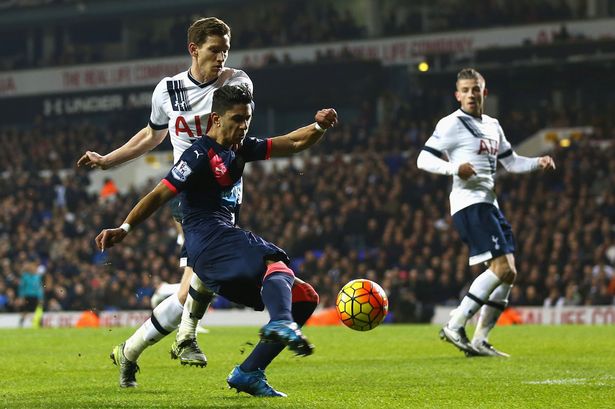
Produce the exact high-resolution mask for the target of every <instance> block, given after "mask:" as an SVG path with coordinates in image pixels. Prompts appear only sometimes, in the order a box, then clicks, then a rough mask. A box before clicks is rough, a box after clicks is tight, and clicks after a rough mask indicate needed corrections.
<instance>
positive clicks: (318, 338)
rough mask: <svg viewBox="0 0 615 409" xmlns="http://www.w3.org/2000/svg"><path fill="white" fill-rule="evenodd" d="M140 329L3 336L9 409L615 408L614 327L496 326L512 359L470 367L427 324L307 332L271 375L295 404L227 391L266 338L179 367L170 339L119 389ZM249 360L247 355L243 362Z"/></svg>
mask: <svg viewBox="0 0 615 409" xmlns="http://www.w3.org/2000/svg"><path fill="white" fill-rule="evenodd" d="M131 333H132V330H131V329H127V328H122V329H117V328H114V329H109V328H104V329H92V330H90V329H81V330H80V329H41V330H31V329H22V330H0V351H1V359H0V368H1V372H0V374H1V376H0V407H3V408H269V407H271V408H293V409H294V408H326V409H330V408H366V409H367V408H473V409H474V408H488V409H497V408H524V409H525V408H615V326H593V327H592V326H553V327H550V326H513V327H502V328H496V330H495V331H494V333H493V335H492V339H491V340H492V342H493V343H494V344H495V345H497V346H498V347H499V348H501V349H502V350H504V351H506V352H509V353H511V355H512V357H511V358H510V359H503V358H470V359H468V358H465V357H464V356H463V355H462V354H461V353H460V352H458V351H457V350H456V349H454V348H453V347H452V346H451V345H450V344H446V343H444V342H442V341H440V340H439V339H438V335H437V333H438V328H437V327H435V326H427V325H415V326H410V325H383V326H381V327H378V328H376V329H375V330H373V331H371V332H354V331H352V330H349V329H347V328H344V327H311V328H307V329H306V330H305V333H306V334H307V335H308V337H309V338H310V340H311V341H312V342H313V343H314V344H315V345H316V352H315V354H314V355H312V356H310V357H307V358H296V357H293V356H292V354H291V353H290V352H288V351H284V352H283V353H282V355H280V357H278V359H276V360H275V361H274V362H273V364H272V365H271V366H270V367H269V368H268V370H267V374H268V378H269V382H270V383H271V384H272V385H273V386H274V387H275V388H276V389H279V390H281V391H283V392H286V393H287V394H288V395H289V397H288V398H286V399H263V398H254V397H251V396H249V395H246V394H244V393H242V394H237V393H235V391H234V390H233V391H231V390H229V389H227V386H226V382H225V379H226V375H227V374H228V373H229V371H230V370H231V369H232V368H233V366H234V365H235V364H237V363H239V362H241V361H242V360H243V357H244V356H245V354H246V353H248V352H249V351H250V349H251V347H250V345H249V344H247V343H248V342H251V343H253V342H255V341H256V340H257V328H243V327H242V328H223V327H214V328H210V333H209V334H204V335H200V336H199V342H200V344H201V345H202V347H203V349H204V351H205V352H206V354H207V356H208V359H209V365H208V366H207V367H206V368H188V367H181V366H180V365H179V364H178V363H177V361H172V360H170V358H169V353H168V347H169V345H170V343H171V342H172V337H171V336H169V337H167V338H166V339H164V340H163V341H162V342H160V343H159V344H157V345H156V346H154V347H152V348H150V349H149V350H147V351H146V352H145V353H144V354H143V355H142V356H141V359H140V361H139V364H140V366H141V372H140V373H138V374H137V381H138V382H139V387H138V388H136V389H128V390H126V389H120V388H119V387H118V386H117V376H118V373H117V370H116V368H115V367H114V366H113V365H112V364H111V361H110V359H109V357H108V355H109V352H110V351H111V349H112V347H113V346H114V345H115V344H118V343H120V342H121V341H122V340H124V338H126V337H127V336H128V335H130V334H131ZM242 351H243V352H242Z"/></svg>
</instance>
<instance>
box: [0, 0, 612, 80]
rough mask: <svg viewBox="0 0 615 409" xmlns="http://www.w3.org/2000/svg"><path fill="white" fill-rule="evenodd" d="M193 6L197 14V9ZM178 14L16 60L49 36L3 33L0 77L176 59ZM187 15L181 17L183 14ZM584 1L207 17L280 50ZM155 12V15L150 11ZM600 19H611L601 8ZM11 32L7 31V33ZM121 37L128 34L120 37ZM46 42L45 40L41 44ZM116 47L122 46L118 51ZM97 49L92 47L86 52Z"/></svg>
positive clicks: (394, 5)
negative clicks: (371, 14) (369, 16)
mask: <svg viewBox="0 0 615 409" xmlns="http://www.w3.org/2000/svg"><path fill="white" fill-rule="evenodd" d="M88 3H94V2H93V1H83V0H80V1H75V0H67V1H58V0H56V1H53V0H35V1H5V2H0V9H1V8H2V7H4V8H6V9H10V8H16V7H20V5H21V7H31V8H36V7H53V6H58V5H62V6H65V7H66V8H70V7H74V8H75V9H76V10H80V9H82V10H87V9H88V7H89V4H88ZM197 7H198V8H197ZM180 10H181V11H179V12H178V11H176V10H173V11H172V12H169V10H161V11H159V12H158V14H159V15H157V16H153V17H152V18H153V19H154V21H155V23H152V20H148V22H147V23H142V24H141V23H139V21H138V19H137V21H135V19H134V18H126V19H124V20H123V23H120V22H121V21H122V20H121V19H117V18H116V19H114V20H110V19H109V18H107V19H102V20H94V23H92V22H91V21H90V22H83V21H80V20H79V19H77V20H79V21H77V20H76V21H75V22H74V23H68V24H65V23H63V25H62V26H61V27H57V30H56V31H57V32H56V34H53V35H54V36H55V38H54V40H53V43H54V44H57V46H55V47H54V49H53V50H52V51H51V52H44V53H41V52H40V50H37V51H36V52H32V53H29V55H28V54H24V52H23V50H24V48H27V40H26V39H27V38H28V36H30V37H31V39H30V42H34V43H39V42H43V38H44V36H48V35H49V33H43V32H38V31H34V32H32V34H31V35H29V34H27V32H24V31H23V30H22V29H10V28H9V29H7V31H6V33H5V34H6V35H7V36H8V37H11V38H16V39H19V41H14V42H10V43H7V44H5V45H3V47H0V56H1V57H2V61H1V62H0V69H1V70H14V69H23V68H34V67H48V66H56V65H74V64H86V63H97V62H108V61H119V60H126V59H134V58H155V57H162V56H170V55H177V54H178V50H181V47H179V45H181V44H184V43H185V41H186V27H187V26H188V25H189V22H190V21H191V20H192V19H193V17H194V16H195V15H202V13H203V11H202V5H200V4H199V5H196V4H195V5H194V7H193V9H191V10H190V8H188V9H186V8H181V9H180ZM186 10H189V11H186ZM589 10H590V8H589V7H588V6H587V4H586V2H584V1H581V0H579V1H562V0H539V1H527V0H525V1H516V2H514V4H510V3H509V2H505V1H497V0H492V1H478V0H473V1H471V2H469V3H468V2H463V3H459V2H454V1H450V0H437V1H431V2H429V3H425V2H422V4H415V3H413V2H407V1H399V0H386V1H379V2H378V11H379V13H380V16H379V17H377V18H375V20H376V21H374V22H368V21H366V19H365V16H363V15H362V14H361V11H360V9H359V11H357V8H356V7H355V8H353V6H352V4H351V3H347V2H337V1H331V0H323V1H311V2H304V1H298V0H295V1H268V2H264V3H262V4H261V3H259V5H258V7H254V5H253V4H252V3H251V2H245V3H238V4H235V3H233V4H232V5H224V4H218V5H211V6H209V7H208V9H207V13H208V15H218V16H222V17H223V18H224V20H225V21H227V22H228V23H229V24H230V25H231V27H232V28H233V30H234V31H233V48H234V49H255V48H269V47H286V46H293V45H297V44H316V43H327V42H333V41H346V40H350V39H353V40H354V39H367V38H376V37H388V36H396V35H407V34H417V33H430V32H441V31H449V30H460V29H473V28H487V27H497V26H509V25H523V24H533V23H539V22H551V21H560V22H564V21H571V20H574V19H581V18H588V17H592V15H591V13H590V11H589ZM153 13H155V12H153ZM603 13H605V15H604V16H602V17H606V16H613V15H615V10H613V9H612V8H605V9H604V10H603ZM12 30H13V31H12ZM122 32H126V33H129V35H127V36H126V38H124V37H123V36H122V34H121V33H122ZM44 40H45V41H47V42H48V39H47V38H45V39H44ZM123 42H124V43H125V44H123ZM92 44H97V45H98V46H97V47H92Z"/></svg>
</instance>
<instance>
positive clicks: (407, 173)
mask: <svg viewBox="0 0 615 409" xmlns="http://www.w3.org/2000/svg"><path fill="white" fill-rule="evenodd" d="M404 112H405V111H404V110H403V109H402V110H400V111H399V113H398V114H395V116H394V117H391V118H389V120H390V121H398V120H400V118H403V116H399V115H402V114H403V113H404ZM359 118H360V120H357V121H356V122H354V123H351V124H347V125H344V126H342V127H340V128H339V129H336V130H334V131H331V132H330V135H328V136H327V138H325V140H324V141H323V142H322V143H321V144H320V145H319V146H317V147H316V150H315V151H314V152H313V153H312V154H311V156H309V157H306V158H305V161H306V162H305V165H304V167H303V169H294V168H291V169H284V168H282V167H278V168H276V169H274V170H273V171H271V172H269V173H267V172H266V171H265V168H264V167H263V166H262V165H259V164H253V165H250V172H249V173H248V174H247V175H246V176H245V178H246V184H245V194H244V197H245V200H244V204H243V207H242V213H241V218H240V225H242V226H243V227H245V228H248V229H251V230H254V231H255V232H258V233H260V234H261V235H262V236H263V237H265V238H266V239H268V240H271V241H272V242H275V243H277V244H279V245H280V246H281V247H282V248H285V249H286V250H287V251H288V253H289V255H290V256H291V258H292V259H293V267H294V268H295V269H296V271H297V272H298V274H299V276H301V277H303V278H305V279H307V280H309V281H310V282H312V283H313V284H314V286H315V287H316V289H317V290H318V291H319V293H320V294H321V299H322V304H323V305H324V306H329V305H332V303H333V302H334V298H335V295H336V291H337V289H338V288H340V286H341V285H342V284H343V283H345V282H346V281H348V280H350V279H352V278H356V277H369V278H373V279H374V280H376V281H378V282H380V283H382V285H383V287H384V288H385V289H386V290H387V292H388V293H389V295H390V299H391V307H392V312H393V318H394V319H395V320H397V321H425V320H428V319H429V317H430V316H431V312H432V309H433V306H434V305H436V304H454V303H456V301H457V300H458V298H459V296H460V294H462V293H463V291H464V288H463V286H464V284H465V283H468V282H471V279H470V278H471V276H472V275H474V274H477V273H478V272H479V271H478V270H475V269H471V268H469V267H468V266H467V254H466V249H465V246H464V245H463V244H462V243H461V241H460V240H459V237H458V236H457V234H456V233H455V231H454V230H453V229H452V227H451V219H450V216H448V197H447V196H448V188H449V183H450V181H449V179H448V178H446V177H438V176H434V175H429V174H427V173H424V172H420V171H419V170H418V169H417V168H416V165H415V162H416V155H417V152H418V149H419V148H420V147H421V146H422V145H423V143H424V141H425V139H426V138H427V137H428V136H429V134H430V132H431V128H432V125H431V124H430V123H429V122H428V121H423V122H417V124H418V125H416V124H414V122H412V121H407V122H403V121H402V122H400V123H401V124H402V125H403V126H396V127H393V126H392V123H393V122H390V121H389V122H388V124H387V119H386V118H385V119H382V118H380V119H376V118H369V117H365V116H359ZM376 121H378V124H379V126H374V125H375V124H376ZM382 121H384V122H382ZM504 122H506V120H505V121H504ZM41 126H49V127H51V126H52V125H41ZM16 132H17V131H16ZM50 132H52V133H51V134H50ZM117 133H118V134H121V136H118V137H117V138H115V135H114V132H112V131H102V130H101V129H99V128H97V127H96V126H94V125H92V124H90V125H85V124H83V125H77V126H74V127H69V128H58V129H55V130H53V129H51V128H50V129H47V130H46V132H45V133H44V136H43V135H42V134H39V133H38V132H37V131H31V133H25V134H11V133H10V132H9V133H6V132H5V133H4V134H3V135H2V137H0V139H2V138H10V137H19V139H20V140H23V138H24V137H27V138H28V140H33V143H31V144H29V146H30V149H31V148H32V147H35V149H34V150H32V151H30V152H26V151H23V152H22V151H20V150H19V149H20V148H19V146H21V145H22V144H3V146H7V147H11V148H9V149H7V150H5V149H3V150H2V151H1V152H2V155H3V157H2V160H3V161H4V162H5V163H7V167H5V170H6V172H5V174H4V175H5V177H4V178H1V179H0V201H1V202H2V207H1V209H2V210H1V212H0V311H15V310H18V309H19V307H20V303H21V301H20V297H19V296H18V295H19V294H18V291H19V283H20V277H21V275H22V274H25V273H26V270H28V266H31V265H32V262H35V263H37V264H38V265H39V267H38V268H37V269H36V270H37V273H38V274H42V285H43V287H44V288H43V290H44V307H45V309H46V310H52V311H53V310H81V309H86V308H93V309H96V310H102V309H117V308H119V309H139V308H149V297H150V296H151V295H152V293H153V292H154V291H155V288H156V286H157V284H158V283H159V282H161V281H167V282H175V281H178V279H179V277H180V271H179V268H178V267H177V256H178V248H177V245H176V236H175V230H174V228H173V226H172V225H171V216H170V211H169V209H166V208H165V209H164V210H163V211H161V212H160V213H159V214H158V215H157V216H155V217H152V218H150V219H149V220H148V221H147V222H146V223H145V224H144V225H143V226H140V227H139V228H137V229H135V231H134V233H131V235H130V236H129V237H128V241H127V242H126V243H125V245H124V246H121V247H118V248H117V249H112V250H111V251H108V252H105V253H100V252H98V251H96V249H95V246H94V242H93V238H94V237H95V235H96V234H97V233H98V232H99V230H100V228H101V227H106V226H114V225H117V224H118V223H119V222H121V220H120V219H118V217H123V215H125V214H127V213H128V211H129V210H130V208H131V207H132V205H133V204H134V203H136V201H137V200H138V198H139V197H140V195H142V194H143V193H144V192H137V191H134V190H133V191H130V192H128V193H126V194H120V193H117V194H115V193H112V194H109V195H105V197H101V196H100V195H96V194H95V195H92V194H88V193H87V192H86V187H87V186H88V184H89V181H88V173H87V171H83V170H74V171H70V172H68V173H67V174H65V173H61V172H59V169H63V168H70V167H73V165H74V161H75V159H76V158H77V156H78V154H79V153H80V152H81V151H82V150H83V149H84V147H85V145H84V140H86V141H88V143H89V142H91V141H94V140H100V141H101V142H100V145H98V146H94V147H95V148H96V149H98V150H99V151H101V152H106V151H108V150H109V148H110V147H111V146H117V145H119V144H120V143H121V141H123V140H125V135H126V132H120V131H119V130H118V131H117ZM50 135H52V136H53V137H52V138H51V139H50ZM84 136H85V137H86V138H85V139H84ZM100 136H103V137H102V138H99V137H100ZM56 137H57V138H56ZM37 138H40V139H41V140H40V141H39V140H38V139H37ZM54 138H55V139H54ZM45 139H46V140H47V141H49V140H54V141H55V143H54V144H45ZM58 141H60V142H58ZM88 147H92V146H91V145H90V146H88ZM351 147H352V149H351ZM24 149H25V148H24ZM614 153H615V146H614V145H613V144H611V145H610V146H604V147H599V146H598V145H597V144H596V143H594V142H592V140H591V139H589V140H580V141H577V142H573V144H572V146H571V147H569V148H558V149H557V150H556V151H555V152H554V157H555V159H556V162H557V165H558V169H557V171H556V172H554V173H549V174H544V175H524V176H518V175H507V174H503V175H501V176H500V177H499V179H498V182H497V189H498V194H499V197H500V198H501V199H500V205H501V207H502V208H503V211H504V213H505V214H506V215H507V217H508V219H509V220H510V221H511V222H512V224H513V231H514V232H515V233H516V237H517V244H518V250H517V254H516V256H517V260H518V269H519V271H520V274H519V279H518V281H517V285H516V286H515V287H514V290H513V293H512V297H511V304H512V305H581V304H590V305H595V304H612V303H613V302H614V297H615V274H614V267H615V234H614V231H613V226H615V193H614V192H615V155H614ZM42 169H49V170H48V171H45V172H40V171H41V170H42ZM155 182H156V181H152V182H151V183H149V186H150V187H151V186H153V185H154V184H155ZM29 269H30V270H32V268H29Z"/></svg>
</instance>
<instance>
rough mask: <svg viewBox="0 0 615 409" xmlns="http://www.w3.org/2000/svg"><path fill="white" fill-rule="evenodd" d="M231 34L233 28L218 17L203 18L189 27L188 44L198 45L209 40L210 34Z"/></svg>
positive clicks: (221, 35)
mask: <svg viewBox="0 0 615 409" xmlns="http://www.w3.org/2000/svg"><path fill="white" fill-rule="evenodd" d="M227 34H228V36H229V37H230V36H231V28H230V27H229V26H228V25H227V24H226V23H225V22H224V21H222V20H220V19H219V18H217V17H206V18H201V19H198V20H197V21H195V22H194V23H192V25H191V26H190V27H188V44H190V43H194V44H196V45H198V46H200V45H201V44H203V43H204V42H206V41H207V37H208V36H220V37H223V36H225V35H227Z"/></svg>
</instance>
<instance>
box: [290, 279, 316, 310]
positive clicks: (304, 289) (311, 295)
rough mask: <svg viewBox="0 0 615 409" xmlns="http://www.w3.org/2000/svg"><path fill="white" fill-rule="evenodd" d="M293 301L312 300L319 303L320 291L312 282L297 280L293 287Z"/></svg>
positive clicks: (311, 301)
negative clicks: (318, 291) (317, 290)
mask: <svg viewBox="0 0 615 409" xmlns="http://www.w3.org/2000/svg"><path fill="white" fill-rule="evenodd" d="M292 297H293V303H296V302H310V303H314V304H315V305H318V303H319V302H320V298H319V297H318V293H317V292H316V290H315V289H314V287H312V286H311V285H310V284H308V283H306V282H296V283H295V285H293V289H292Z"/></svg>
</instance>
